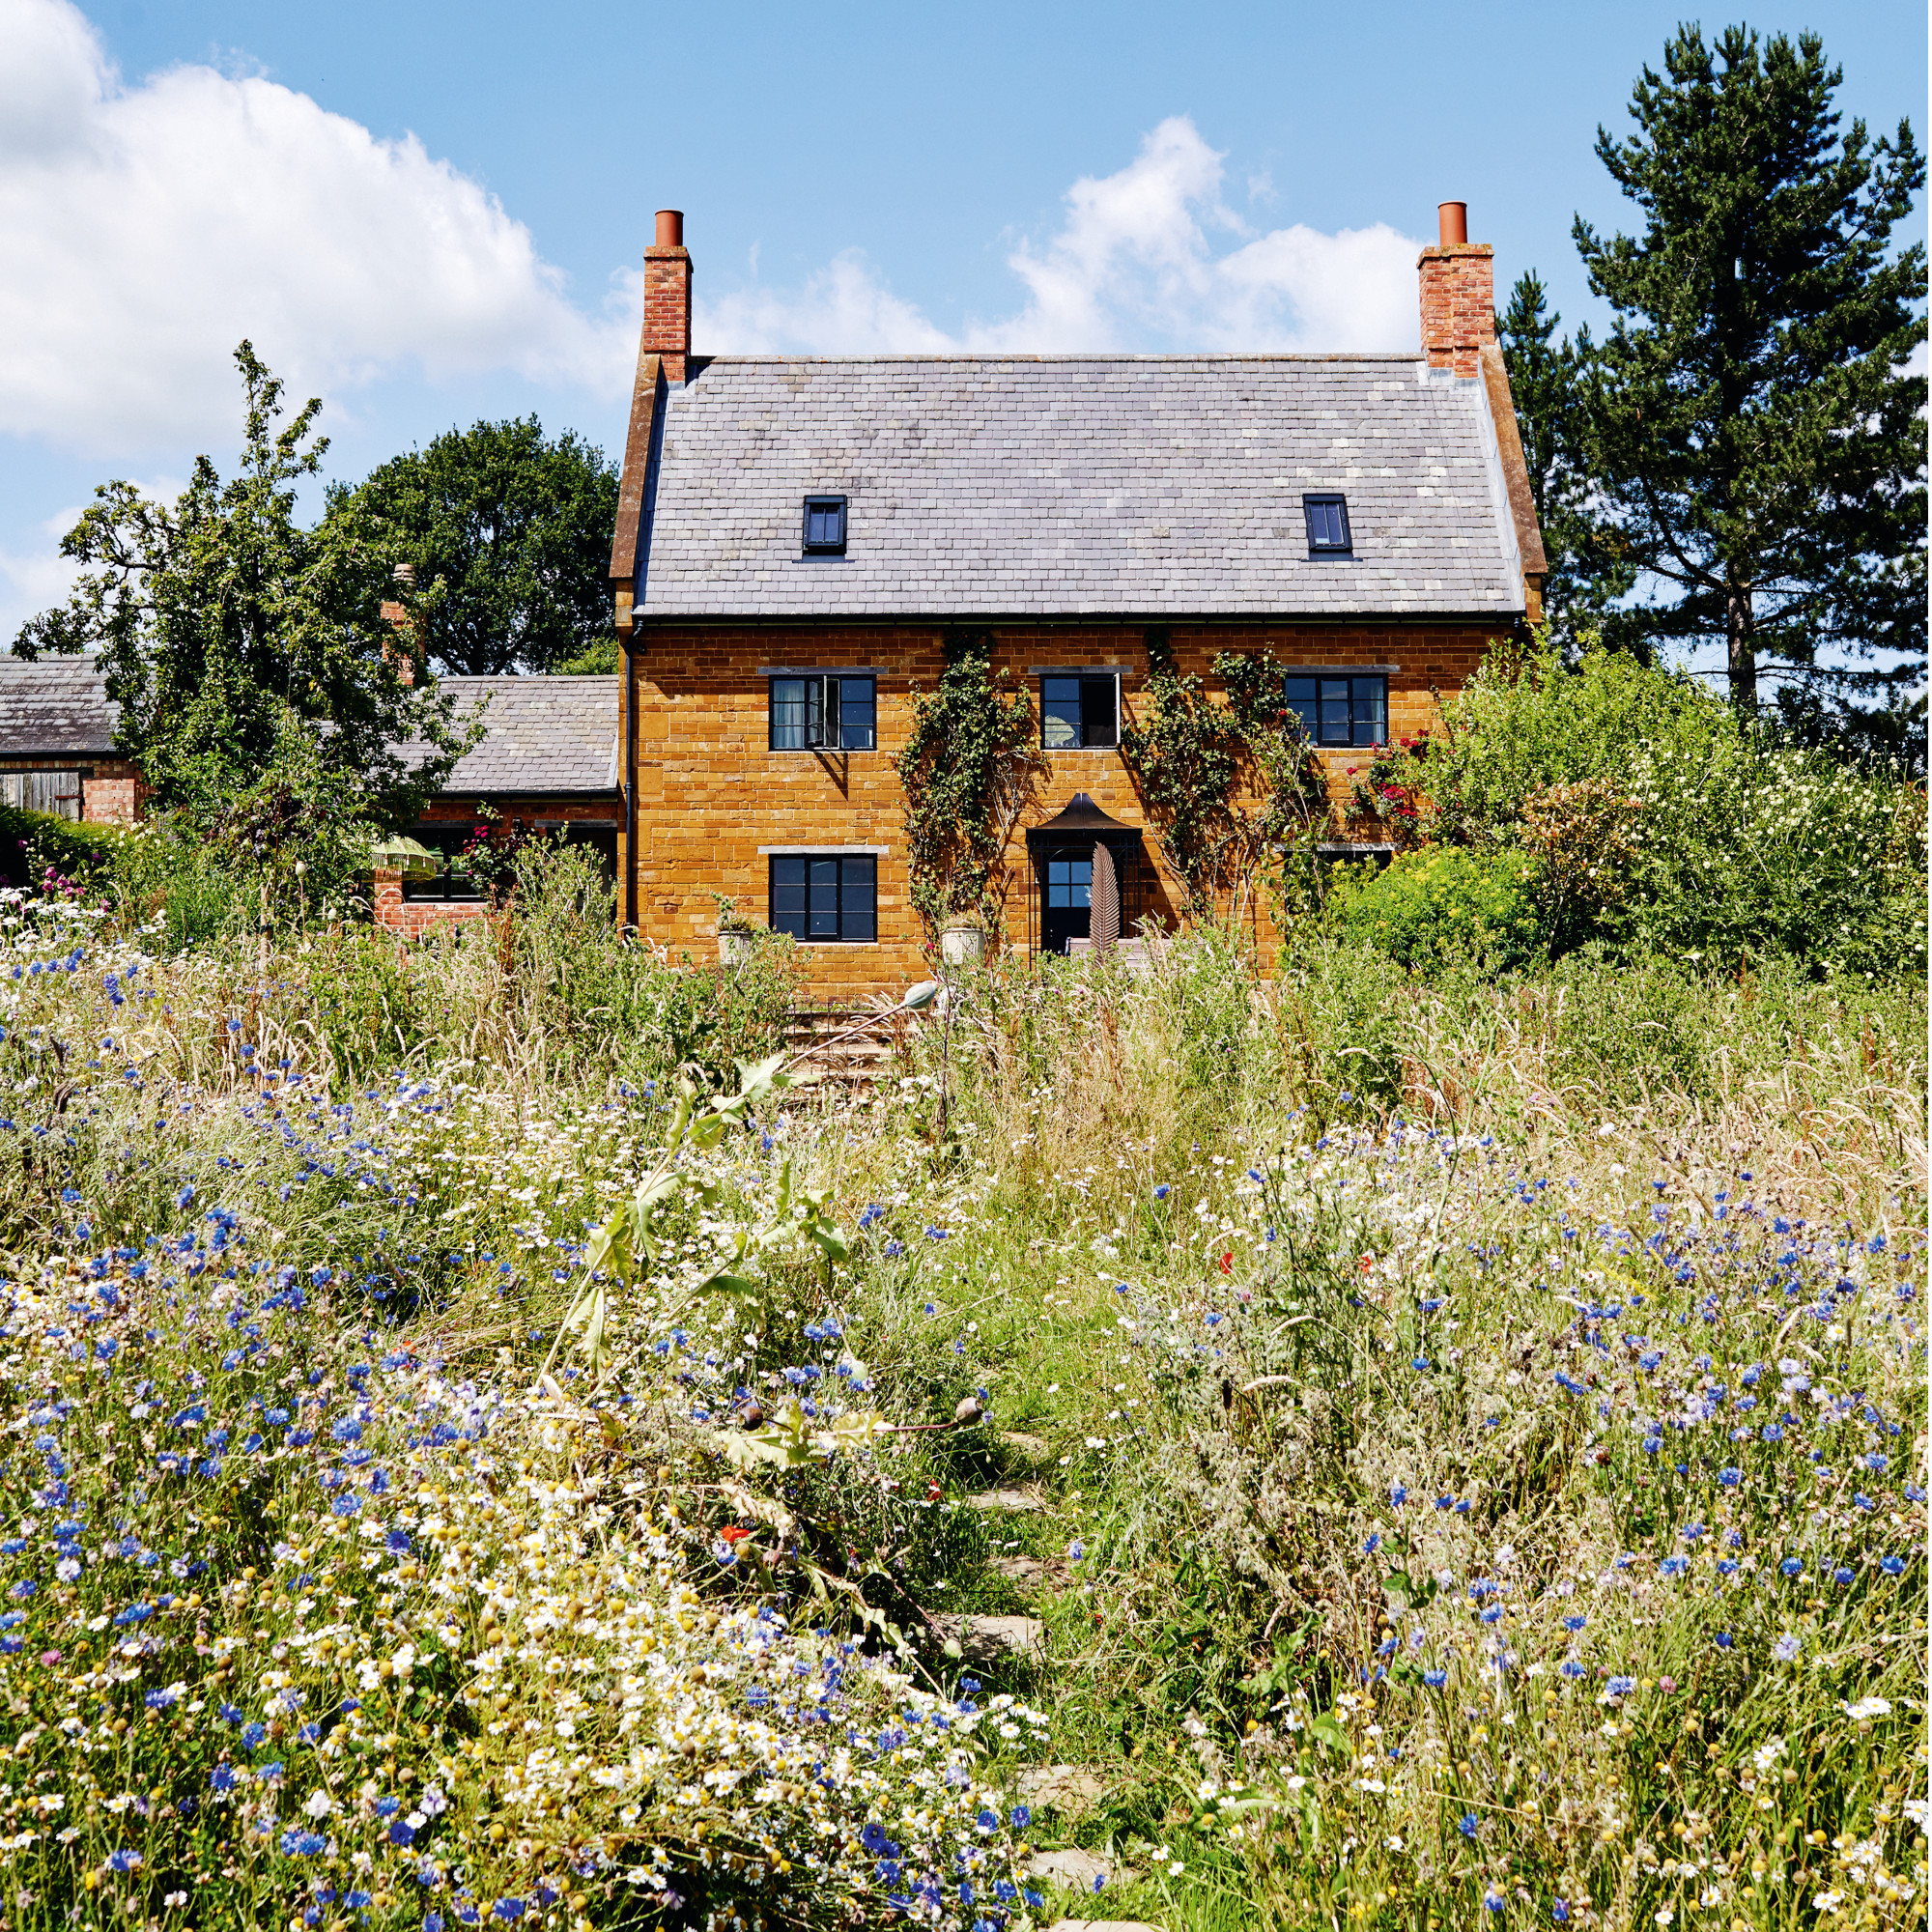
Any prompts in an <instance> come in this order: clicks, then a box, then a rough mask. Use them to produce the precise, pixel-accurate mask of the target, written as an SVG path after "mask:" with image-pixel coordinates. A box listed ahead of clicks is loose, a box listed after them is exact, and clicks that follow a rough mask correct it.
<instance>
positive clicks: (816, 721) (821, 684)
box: [805, 677, 825, 748]
mask: <svg viewBox="0 0 1932 1932" xmlns="http://www.w3.org/2000/svg"><path fill="white" fill-rule="evenodd" d="M805 742H806V743H807V745H809V746H812V747H814V748H815V747H817V746H820V745H822V744H824V743H825V680H824V679H823V678H822V677H809V678H807V679H806V680H805Z"/></svg>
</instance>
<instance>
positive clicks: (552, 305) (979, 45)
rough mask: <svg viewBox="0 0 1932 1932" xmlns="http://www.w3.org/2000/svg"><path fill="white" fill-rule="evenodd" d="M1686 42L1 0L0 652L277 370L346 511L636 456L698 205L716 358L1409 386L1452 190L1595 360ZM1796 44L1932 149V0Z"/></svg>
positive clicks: (1408, 15)
mask: <svg viewBox="0 0 1932 1932" xmlns="http://www.w3.org/2000/svg"><path fill="white" fill-rule="evenodd" d="M1682 11H1683V10H1682V9H1681V7H1680V6H1678V5H1670V6H1651V5H1632V4H1626V5H1621V6H1617V7H1614V8H1612V7H1599V8H1591V9H1568V10H1565V9H1551V8H1548V7H1547V6H1539V7H1529V6H1520V5H1492V6H1488V7H1482V6H1477V7H1474V8H1464V9H1460V10H1450V9H1444V8H1441V7H1439V6H1438V7H1431V8H1425V7H1419V6H1406V5H1375V4H1357V5H1355V6H1353V7H1349V8H1337V7H1333V6H1321V7H1316V6H1312V5H1303V4H1288V5H1283V4H1276V5H1272V6H1250V5H1238V6H1237V5H1223V6H1221V7H1218V8H1215V9H1213V10H1211V12H1208V13H1197V14H1193V15H1191V16H1190V15H1189V14H1185V13H1184V12H1182V11H1181V10H1176V9H1174V8H1172V7H1161V8H1154V7H1122V6H1115V7H1108V8H1102V7H1097V6H1053V5H1044V6H1042V5H1038V4H1036V5H1032V6H1017V5H1000V4H993V5H980V6H978V7H975V8H972V9H963V8H952V9H946V10H943V11H942V10H938V9H930V8H908V7H905V6H904V5H898V6H867V5H847V6H844V7H841V8H838V9H830V8H824V9H816V10H814V9H810V8H799V7H795V6H784V7H780V6H747V5H740V6H737V7H734V8H728V9H725V8H717V9H713V10H710V11H709V12H706V11H704V10H689V11H686V10H670V9H666V8H659V7H646V6H617V5H577V6H569V7H557V6H552V7H550V8H543V9H538V8H531V7H528V6H526V5H525V6H517V7H509V6H501V5H494V4H477V3H476V0H472V4H469V5H466V6H463V7H460V8H459V7H456V6H454V5H409V4H400V5H394V4H392V5H386V6H380V7H379V6H376V5H373V4H365V0H331V4H329V5H327V6H312V7H306V8H300V9H298V8H292V7H289V6H286V5H282V6H266V5H260V4H241V0H200V4H196V0H183V3H182V4H159V0H93V4H90V5H87V6H85V7H83V8H80V9H76V8H75V7H73V6H72V5H71V4H70V0H0V259H6V260H7V261H9V263H10V264H11V265H12V267H11V268H10V271H9V273H8V275H7V276H5V277H4V278H0V641H4V639H6V638H11V635H12V632H13V630H14V627H15V626H16V625H17V623H18V622H19V620H20V619H21V618H22V617H23V616H25V615H26V614H28V613H29V612H30V611H33V610H35V609H37V608H40V607H41V606H42V605H43V604H44V603H46V602H49V601H53V600H54V599H55V598H57V597H58V595H59V594H60V592H61V587H62V581H63V573H62V571H61V569H60V566H59V564H58V562H57V560H56V559H55V557H54V554H53V553H54V551H55V548H56V544H57V540H58V532H59V529H60V527H61V526H62V520H63V519H64V518H66V517H68V516H69V515H71V512H72V510H73V509H74V508H75V507H76V506H78V505H79V504H80V503H81V502H83V501H84V500H85V498H86V496H87V494H88V491H89V489H90V488H91V486H92V485H93V484H94V483H96V482H98V481H100V480H103V479H104V478H106V477H108V476H110V475H127V476H130V477H132V478H133V479H135V480H136V481H138V482H141V483H143V484H144V485H146V486H148V487H153V488H156V489H172V488H178V487H179V485H180V482H181V480H182V479H183V478H184V477H185V473H186V471H187V469H188V466H189V465H190V463H191V462H192V459H193V457H194V455H195V453H196V452H197V451H200V450H203V449H206V450H208V451H209V452H210V453H211V454H213V456H214V457H215V459H216V461H217V464H219V465H221V466H223V467H225V466H226V464H227V463H228V462H229V461H230V460H231V459H232V453H233V446H234V443H235V441H236V437H237V423H238V416H239V412H238V409H237V403H236V398H237V393H238V392H237V388H236V384H235V383H234V379H233V373H232V368H231V366H230V364H229V360H228V357H229V354H230V352H231V351H232V349H233V347H234V344H235V342H236V341H237V340H238V339H239V338H240V336H241V334H243V333H246V334H248V335H250V336H251V337H252V338H253V339H254V341H255V344H256V347H257V349H258V350H259V351H260V353H261V354H262V355H264V356H265V358H266V359H267V360H268V361H269V362H270V365H271V366H272V367H274V368H276V369H277V370H280V371H285V372H286V373H287V374H288V375H289V377H290V381H291V386H292V388H294V389H296V390H298V392H299V393H300V394H302V395H306V394H308V393H310V392H311V391H319V392H320V393H322V394H323V395H324V397H325V399H326V401H327V411H326V412H325V417H324V422H325V426H326V427H327V430H328V431H329V432H330V434H331V435H332V437H333V439H334V446H333V448H332V450H331V453H330V468H331V469H332V470H333V472H334V473H336V474H339V475H344V476H350V477H353V476H355V475H359V474H361V473H362V472H363V471H365V470H366V469H368V468H369V467H370V466H371V465H372V464H374V463H376V462H379V461H381V460H382V458H383V457H384V456H386V455H388V454H391V453H393V452H394V451H395V450H397V449H400V448H406V447H408V446H409V445H410V444H411V443H412V442H415V441H420V440H424V439H426V438H428V437H429V436H432V435H434V434H436V433H437V432H438V431H439V430H441V429H444V428H447V427H448V426H449V425H450V424H451V423H453V422H463V423H467V422H469V421H472V420H474V419H475V418H477V417H478V416H496V415H502V414H506V413H510V412H527V411H534V412H536V413H537V414H538V415H540V416H541V417H542V419H543V421H544V423H545V424H546V426H547V427H550V428H553V429H557V428H562V427H564V426H570V427H574V428H576V429H578V430H580V431H582V433H583V434H585V435H586V436H588V437H589V438H590V439H591V440H594V441H596V442H599V443H602V444H603V445H604V446H605V447H606V448H607V449H610V450H611V451H612V453H613V454H614V453H615V450H616V447H617V444H618V440H619V438H620V434H621V426H622V420H623V405H624V397H625V394H626V389H627V384H628V371H629V366H630V362H631V359H632V357H633V355H634V354H635V345H636V329H637V311H636V289H635V269H636V264H637V261H638V258H639V252H640V250H641V249H642V247H643V245H644V244H645V242H646V241H647V240H648V238H649V231H650V225H651V213H652V211H653V210H654V209H656V208H658V207H661V206H679V207H682V208H683V209H684V210H685V211H686V213H687V240H688V241H689V243H690V246H691V248H692V252H693V255H694V257H695V260H696V292H697V296H698V303H699V307H698V329H697V337H698V339H697V343H696V346H697V347H698V348H699V349H701V350H702V349H710V350H727V349H753V348H790V349H800V350H807V351H811V350H816V351H821V352H827V353H836V352H839V351H854V350H860V349H867V348H870V349H877V350H881V351H901V350H910V349H917V348H923V347H928V346H940V345H942V344H948V343H951V344H959V345H964V346H969V347H988V348H1015V349H1022V348H1041V349H1053V348H1078V347H1093V348H1100V347H1119V348H1125V349H1150V350H1166V349H1185V348H1214V349H1223V348H1237V347H1253V348H1309V349H1342V348H1382V347H1387V348H1397V347H1406V346H1409V345H1412V343H1413V341H1414V331H1415V319H1414V280H1413V260H1414V250H1415V246H1416V244H1417V242H1418V241H1422V240H1425V239H1428V238H1429V237H1430V236H1431V235H1432V234H1433V230H1434V223H1435V203H1436V202H1437V201H1438V200H1440V199H1443V198H1445V197H1456V198H1461V199H1464V200H1466V201H1467V202H1468V203H1469V206H1470V226H1471V235H1472V239H1474V240H1478V241H1490V242H1492V243H1493V244H1494V246H1495V249H1496V270H1497V281H1498V295H1499V297H1500V296H1501V295H1502V293H1503V292H1504V291H1505V290H1506V289H1507V286H1508V283H1509V282H1510V281H1511V280H1513V279H1514V277H1515V276H1516V275H1517V274H1518V273H1520V271H1521V270H1523V269H1525V268H1529V267H1535V268H1537V269H1538V270H1540V271H1541V272H1542V274H1543V276H1544V278H1545V280H1546V281H1547V282H1548V284H1549V286H1550V289H1551V291H1552V296H1553V298H1554V300H1555V303H1556V305H1557V306H1558V307H1559V308H1560V309H1561V310H1562V312H1563V314H1564V317H1565V321H1566V324H1568V323H1571V322H1574V321H1575V320H1577V319H1578V318H1579V317H1581V316H1584V315H1587V314H1589V313H1590V303H1589V301H1588V299H1587V296H1586V292H1585V290H1584V288H1583V286H1582V282H1581V277H1580V274H1579V272H1578V270H1577V264H1576V253H1575V249H1574V247H1573V245H1572V243H1571V241H1570V224H1571V220H1572V217H1573V216H1574V215H1575V214H1576V213H1578V212H1579V211H1580V212H1581V213H1583V214H1584V215H1585V217H1586V218H1588V219H1590V220H1592V221H1594V222H1595V223H1597V224H1598V225H1599V226H1600V227H1615V226H1617V225H1619V224H1620V223H1621V225H1624V226H1626V227H1628V226H1631V225H1633V220H1632V216H1631V214H1630V213H1629V212H1628V211H1627V210H1626V209H1625V208H1624V207H1623V205H1622V204H1620V202H1619V201H1618V198H1617V197H1616V195H1615V193H1614V190H1613V189H1612V187H1611V185H1610V183H1609V181H1608V179H1607V177H1606V176H1605V173H1604V171H1603V169H1602V166H1601V164H1600V163H1599V162H1598V161H1597V159H1596V157H1595V156H1594V154H1593V153H1592V142H1593V139H1594V135H1595V130H1596V128H1597V126H1598V124H1599V123H1600V122H1602V123H1606V124H1607V125H1609V126H1610V128H1612V131H1616V132H1621V131H1622V130H1623V128H1625V127H1626V125H1627V123H1626V118H1625V109H1626V107H1627V104H1628V100H1629V97H1630V90H1631V86H1632V83H1633V82H1634V79H1635V77H1636V74H1637V72H1638V70H1639V68H1640V67H1641V66H1642V64H1643V63H1644V62H1646V61H1649V62H1651V63H1653V64H1655V63H1656V62H1657V61H1658V59H1659V57H1660V55H1661V51H1662V44H1663V41H1664V39H1665V37H1666V35H1667V34H1668V33H1669V32H1670V30H1671V29H1672V27H1673V26H1674V25H1675V24H1676V22H1677V20H1678V19H1679V18H1680V17H1681V15H1682ZM1720 19H1721V16H1713V17H1712V18H1710V19H1709V20H1707V21H1706V26H1707V29H1715V28H1716V27H1717V26H1718V25H1719V24H1720ZM1753 24H1754V25H1756V26H1758V27H1759V28H1760V29H1762V30H1765V31H1771V30H1776V29H1782V30H1785V31H1792V32H1795V31H1797V30H1799V29H1800V28H1803V27H1807V26H1808V27H1813V28H1815V29H1816V30H1817V31H1819V32H1820V33H1822V34H1823V36H1824V38H1825V43H1826V47H1827V50H1828V52H1829V53H1830V55H1831V56H1832V57H1833V59H1834V60H1836V61H1837V62H1839V63H1840V64H1841V65H1842V66H1843V68H1844V70H1845V86H1844V88H1843V90H1842V92H1841V95H1840V104H1841V106H1842V107H1843V108H1844V110H1845V111H1846V112H1847V114H1848V115H1849V114H1861V115H1862V116H1863V117H1864V118H1865V119H1866V120H1867V122H1868V123H1870V124H1871V125H1872V126H1873V128H1874V129H1875V130H1876V129H1889V128H1891V127H1893V126H1895V124H1896V123H1897V121H1898V119H1899V117H1900V116H1901V115H1909V116H1910V117H1911V119H1912V122H1913V125H1914V128H1915V130H1916V131H1917V132H1918V135H1919V138H1920V140H1921V143H1922V142H1923V140H1924V134H1925V119H1926V86H1925V75H1926V67H1927V44H1926V42H1927V32H1926V12H1925V9H1924V6H1923V5H1922V0H1920V4H1904V0H1897V4H1894V0H1864V4H1860V5H1856V6H1854V5H1846V4H1833V5H1829V6H1813V7H1810V8H1807V9H1805V10H1804V11H1797V10H1794V9H1792V8H1790V7H1787V6H1784V5H1778V6H1776V7H1774V8H1769V9H1766V10H1765V11H1763V12H1760V13H1759V14H1756V15H1755V16H1754V17H1753ZM1923 232H1924V221H1923V211H1922V209H1921V211H1920V212H1919V214H1918V219H1917V222H1916V225H1915V229H1914V234H1915V235H1922V234H1923ZM10 291H11V293H10Z"/></svg>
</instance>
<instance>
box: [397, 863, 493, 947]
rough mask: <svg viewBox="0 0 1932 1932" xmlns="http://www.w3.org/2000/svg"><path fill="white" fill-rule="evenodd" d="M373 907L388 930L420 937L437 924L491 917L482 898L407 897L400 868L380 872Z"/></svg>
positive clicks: (407, 935)
mask: <svg viewBox="0 0 1932 1932" xmlns="http://www.w3.org/2000/svg"><path fill="white" fill-rule="evenodd" d="M371 909H372V911H373V913H374V916H375V921H376V923H377V924H378V925H380V926H381V927H383V929H384V931H386V932H399V933H401V934H402V935H403V937H404V938H406V939H420V938H421V937H422V935H423V934H424V933H425V932H428V931H429V930H430V929H431V927H433V926H438V925H469V924H473V923H476V922H478V921H481V920H487V919H488V918H489V917H490V908H489V906H488V905H487V904H485V903H484V901H483V900H481V899H469V900H459V901H457V902H456V903H454V904H452V903H450V902H449V901H447V900H444V899H406V898H405V897H404V896H403V875H402V873H400V872H378V873H376V875H375V891H374V894H373V895H372V899H371Z"/></svg>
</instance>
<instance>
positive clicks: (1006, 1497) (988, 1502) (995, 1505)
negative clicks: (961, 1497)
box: [966, 1490, 1046, 1510]
mask: <svg viewBox="0 0 1932 1932" xmlns="http://www.w3.org/2000/svg"><path fill="white" fill-rule="evenodd" d="M966 1507H967V1508H968V1509H976V1510H1043V1509H1044V1508H1045V1507H1046V1498H1045V1497H1044V1496H1043V1495H1041V1494H1040V1492H1038V1491H1037V1490H981V1491H980V1492H979V1493H978V1494H976V1495H970V1496H968V1497H967V1498H966Z"/></svg>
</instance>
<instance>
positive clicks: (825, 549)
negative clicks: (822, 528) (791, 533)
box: [799, 496, 850, 556]
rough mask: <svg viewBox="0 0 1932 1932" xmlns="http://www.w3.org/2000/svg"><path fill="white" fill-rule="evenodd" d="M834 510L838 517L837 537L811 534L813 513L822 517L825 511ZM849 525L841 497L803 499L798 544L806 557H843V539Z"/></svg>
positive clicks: (847, 510) (848, 515)
mask: <svg viewBox="0 0 1932 1932" xmlns="http://www.w3.org/2000/svg"><path fill="white" fill-rule="evenodd" d="M832 510H836V511H837V512H838V535H837V536H836V537H834V536H828V535H821V536H818V537H816V538H814V537H813V535H812V534H811V519H812V515H813V513H814V512H816V513H818V514H819V515H820V516H823V515H824V514H825V513H826V512H827V511H832ZM849 524H850V509H849V506H848V504H847V502H846V500H845V498H844V497H835V496H813V497H807V498H806V499H805V511H804V516H803V518H802V520H801V525H800V532H799V542H800V548H801V549H802V550H803V551H804V553H805V554H806V555H807V556H843V555H844V554H845V538H846V532H847V529H848V527H849Z"/></svg>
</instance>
